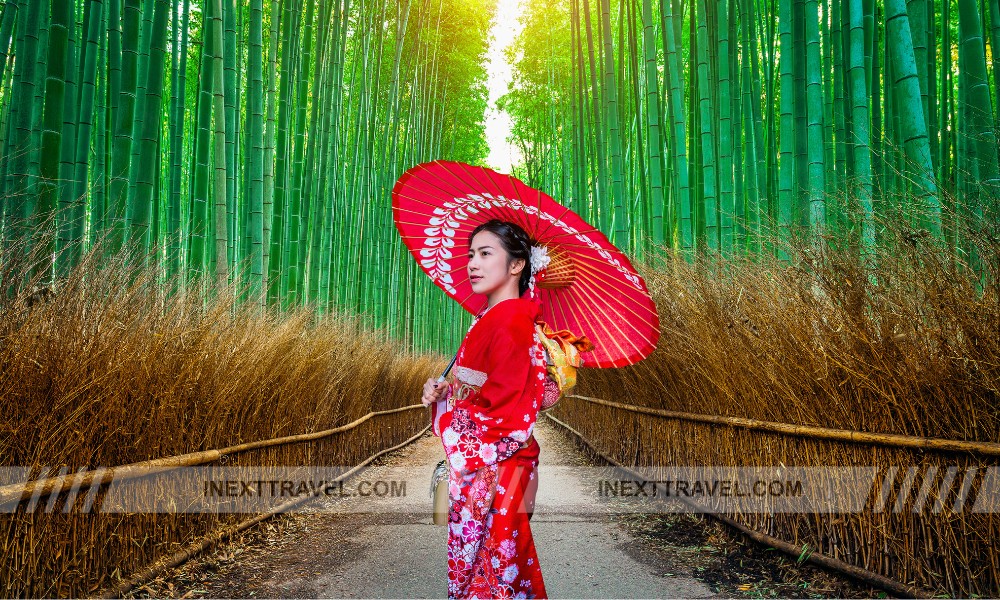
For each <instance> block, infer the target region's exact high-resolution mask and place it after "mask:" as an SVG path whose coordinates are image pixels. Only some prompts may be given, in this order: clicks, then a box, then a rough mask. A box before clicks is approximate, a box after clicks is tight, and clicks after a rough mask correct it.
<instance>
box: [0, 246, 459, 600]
mask: <svg viewBox="0 0 1000 600" xmlns="http://www.w3.org/2000/svg"><path fill="white" fill-rule="evenodd" d="M0 258H2V259H3V260H0V285H2V289H3V290H5V291H6V292H7V293H6V294H0V398H3V401H4V405H3V410H4V412H5V413H6V414H5V415H4V419H3V422H2V424H0V466H21V467H26V468H28V469H29V475H28V477H29V479H41V478H45V477H48V476H57V475H60V474H73V473H76V472H78V471H80V470H93V469H96V468H99V467H108V466H115V465H127V464H132V463H140V462H143V461H151V460H155V459H160V458H163V457H171V456H177V455H183V454H189V453H204V454H201V455H200V456H201V457H202V458H203V459H205V460H210V461H212V462H208V463H203V464H220V463H219V461H218V460H217V459H218V458H220V457H222V455H223V454H224V455H225V457H224V458H225V460H227V462H226V465H227V466H233V467H241V466H242V467H255V468H256V467H267V466H274V467H277V466H283V465H331V466H346V465H354V464H358V463H360V462H361V461H363V460H364V459H366V458H367V457H370V456H371V455H373V454H375V453H377V452H378V451H380V450H382V449H385V448H388V447H391V446H394V445H397V444H399V443H401V442H402V441H404V440H406V439H408V438H409V437H411V436H412V435H414V434H415V433H417V432H418V431H420V430H421V429H423V428H424V427H425V426H426V424H427V416H426V414H424V412H423V411H420V410H402V411H392V412H388V413H386V414H381V415H379V416H377V417H373V418H368V419H366V420H364V421H362V422H360V423H357V424H356V425H355V426H354V427H352V428H350V429H349V430H347V431H343V432H339V433H334V434H331V435H327V436H325V437H318V436H317V435H313V436H310V437H311V438H317V437H318V439H307V440H304V439H298V440H296V443H288V444H282V445H277V446H275V445H253V444H249V443H251V442H256V441H258V440H271V439H274V438H282V437H288V436H296V435H299V434H303V433H313V434H318V433H319V432H324V431H325V430H330V429H331V428H336V427H338V426H341V425H344V424H347V423H350V422H352V421H355V420H358V419H361V418H362V417H363V416H365V415H367V414H369V413H372V412H378V411H391V409H395V408H401V407H404V406H407V405H411V404H412V403H413V402H414V398H415V396H414V394H416V393H418V391H419V389H420V386H421V384H422V382H423V380H424V379H425V378H426V377H427V376H428V374H429V373H433V372H434V371H435V370H439V369H440V367H441V366H443V364H444V359H443V357H440V356H422V355H421V356H415V355H409V354H406V353H405V352H401V351H400V350H398V349H397V347H396V346H395V344H392V343H391V342H389V341H387V340H386V339H385V336H384V335H382V334H381V333H379V332H377V331H371V330H369V329H367V328H366V327H365V326H363V325H362V324H360V323H359V322H358V321H357V320H353V319H348V318H344V317H337V316H325V317H320V316H318V315H316V314H315V312H313V311H311V310H300V311H297V312H293V313H291V314H285V315H280V316H279V315H277V314H275V313H272V312H269V311H265V310H261V309H260V308H255V307H254V306H253V305H252V304H242V305H239V304H238V303H236V302H234V300H233V298H234V296H236V294H238V293H239V292H238V291H233V290H204V289H202V288H198V287H196V286H194V285H193V284H192V285H191V286H190V287H189V288H188V290H187V291H183V290H178V286H172V285H170V282H167V283H166V284H165V283H164V282H163V281H161V280H160V279H158V277H157V273H158V271H157V269H156V267H155V266H150V267H146V268H137V267H132V266H130V265H135V264H137V263H141V262H142V261H134V260H130V258H129V257H125V256H120V257H113V258H111V259H104V258H102V257H100V255H99V254H98V253H94V254H92V255H90V256H88V257H87V259H86V260H85V261H84V263H83V264H82V265H81V267H80V268H78V269H77V270H75V271H74V272H73V273H71V274H70V275H69V276H68V277H65V278H63V279H61V280H59V281H58V282H57V284H56V286H55V290H54V293H47V292H45V293H39V288H38V283H39V279H40V277H41V276H40V275H38V274H39V273H41V271H40V270H39V269H38V268H37V265H38V261H37V255H36V256H35V257H34V259H33V257H30V256H29V257H27V258H25V257H23V256H22V255H21V254H20V253H18V252H17V251H16V248H15V249H14V250H13V251H10V250H9V249H8V251H7V252H6V253H5V254H3V256H0ZM33 274H35V275H34V276H33ZM327 433H329V432H327ZM245 444H249V445H247V446H243V450H244V451H242V452H238V453H235V454H233V453H232V452H231V451H230V452H225V451H224V452H222V453H220V454H219V456H212V453H211V451H212V450H213V449H226V448H228V449H229V450H232V448H231V447H239V446H240V445H245ZM84 496H85V495H84V494H79V495H78V496H77V497H76V499H75V500H74V503H73V505H72V506H70V507H69V510H68V511H65V509H66V508H67V507H66V506H65V505H66V504H67V501H66V500H67V495H66V493H61V494H58V495H52V497H51V500H41V501H39V502H37V506H36V507H35V510H32V511H28V510H26V505H27V504H30V502H29V503H21V505H20V507H19V508H18V511H17V512H15V513H13V514H2V515H0V536H2V537H0V539H3V544H4V548H3V552H2V553H0V556H2V558H0V594H2V595H3V596H6V597H47V596H74V597H75V596H84V595H88V594H93V593H95V592H97V591H98V590H100V589H102V588H107V587H109V586H114V585H115V584H117V583H118V582H119V581H120V580H121V579H123V578H126V577H128V576H129V575H130V574H132V573H135V572H138V571H140V570H141V569H142V568H144V567H146V566H147V565H150V564H152V563H154V562H155V561H157V560H158V559H161V558H163V557H165V556H168V555H170V554H172V553H174V552H176V551H177V550H178V549H179V548H181V547H182V546H184V545H186V544H190V543H191V542H192V541H193V540H197V539H200V538H201V537H202V536H205V535H206V534H209V533H210V532H213V531H218V530H220V529H222V528H225V527H228V526H232V525H234V524H236V523H238V522H240V521H243V520H245V519H246V515H239V514H223V515H217V514H183V513H177V514H82V513H81V512H80V510H79V508H80V503H81V502H82V501H83V499H84ZM97 501H98V502H100V498H98V499H97ZM50 502H51V503H50ZM47 509H51V511H47Z"/></svg>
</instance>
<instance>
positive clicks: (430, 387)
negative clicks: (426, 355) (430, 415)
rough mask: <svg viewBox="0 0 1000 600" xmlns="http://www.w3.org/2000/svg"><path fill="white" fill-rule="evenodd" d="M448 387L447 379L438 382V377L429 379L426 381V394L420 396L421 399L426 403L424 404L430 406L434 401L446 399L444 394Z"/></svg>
mask: <svg viewBox="0 0 1000 600" xmlns="http://www.w3.org/2000/svg"><path fill="white" fill-rule="evenodd" d="M447 389H448V382H447V381H442V382H441V383H437V380H436V379H428V380H427V381H426V382H425V383H424V395H423V396H421V397H420V401H421V402H423V403H424V406H430V405H431V403H432V402H437V401H438V400H444V394H445V391H446V390H447Z"/></svg>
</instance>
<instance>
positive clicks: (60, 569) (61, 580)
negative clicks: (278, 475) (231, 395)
mask: <svg viewBox="0 0 1000 600" xmlns="http://www.w3.org/2000/svg"><path fill="white" fill-rule="evenodd" d="M418 408H420V409H423V408H424V407H423V406H422V405H420V404H416V405H410V406H403V407H399V408H394V409H389V410H379V411H371V412H369V413H367V414H365V415H363V416H361V417H359V418H357V419H355V420H353V421H351V422H350V423H347V424H345V425H341V426H339V427H334V428H331V429H325V430H322V431H316V432H311V433H304V434H297V435H291V436H285V437H280V438H272V439H266V440H258V441H252V442H246V443H241V444H236V445H232V446H227V447H225V448H218V449H213V450H205V451H199V452H192V453H188V454H182V455H177V456H170V457H164V458H160V459H154V460H149V461H143V462H137V463H132V464H126V465H122V466H116V467H109V468H103V469H94V470H92V471H87V472H78V473H75V474H72V475H67V476H64V477H49V478H44V479H37V480H34V481H29V482H23V483H18V484H16V485H6V486H3V487H2V488H0V495H2V498H3V501H0V505H4V504H5V505H6V507H5V508H6V511H7V513H8V514H0V531H2V532H3V536H4V537H5V538H6V539H8V540H9V541H10V542H11V544H12V545H10V546H8V549H9V550H11V552H4V553H3V558H2V559H0V590H4V594H3V595H4V596H8V597H22V596H23V597H39V596H45V597H49V596H72V597H79V596H94V595H97V594H100V593H106V594H110V593H112V591H113V590H117V589H120V588H121V589H124V588H123V587H122V586H125V585H126V583H127V582H126V581H123V580H122V579H121V577H123V576H124V577H127V576H128V574H129V573H133V574H135V575H133V577H132V578H131V581H133V582H137V581H139V580H140V579H141V578H142V576H143V575H145V574H148V573H151V572H152V570H153V569H158V571H157V572H162V570H163V569H167V568H169V567H170V566H171V564H180V563H181V562H183V560H186V559H187V558H185V557H190V556H194V555H195V554H197V552H200V551H203V550H204V549H206V548H210V547H211V546H212V545H213V544H215V543H217V542H218V541H220V540H222V539H225V538H226V537H228V536H231V535H233V534H234V533H237V532H239V531H243V530H245V529H247V528H249V527H252V526H253V525H254V524H256V523H258V522H261V521H263V520H266V519H267V518H270V517H271V516H273V514H277V513H278V512H280V511H281V510H288V509H289V508H291V505H287V504H286V505H284V506H283V507H278V508H275V509H273V510H269V511H268V512H267V513H264V514H256V515H244V516H243V517H242V519H240V520H237V519H234V518H233V517H239V515H236V514H226V515H222V514H214V513H206V514H156V513H129V514H103V513H100V512H99V511H98V512H93V511H91V510H90V509H89V508H81V506H83V507H89V506H97V505H98V504H99V503H100V499H99V494H101V493H102V488H103V486H104V484H107V483H110V482H111V481H112V477H113V478H114V480H116V481H118V480H123V479H134V478H137V477H142V476H144V475H149V474H151V473H161V472H168V471H170V470H172V469H179V468H181V467H186V466H194V465H203V464H207V463H213V462H219V461H227V460H228V461H229V464H231V465H232V466H234V467H236V466H242V467H248V466H251V463H252V464H259V465H262V466H268V465H271V466H273V465H283V464H301V465H310V464H334V463H328V462H327V461H329V460H331V459H332V460H334V461H336V463H335V464H345V465H363V464H365V461H369V462H370V460H371V459H372V455H373V454H374V455H376V456H379V455H381V454H378V452H382V453H384V452H387V451H389V450H385V449H384V448H381V446H383V445H386V446H387V447H389V449H390V450H391V449H392V448H398V447H399V446H400V442H401V440H404V439H405V440H407V441H406V442H403V443H404V444H405V443H408V442H409V441H412V440H413V439H414V437H413V432H415V431H418V430H419V431H420V432H421V433H420V434H417V435H422V433H423V432H425V431H426V418H425V417H426V415H423V414H418V413H416V412H415V409H418ZM337 434H344V435H348V436H350V437H349V438H340V437H336V436H337ZM234 455H237V456H234ZM231 457H232V460H229V459H230V458H231ZM248 461H250V462H248ZM254 461H256V462H254ZM357 468H358V467H357V466H356V467H354V468H353V469H352V470H351V471H348V473H346V474H344V475H342V476H341V477H342V478H346V477H348V476H350V475H351V474H352V473H354V472H356V469H357ZM87 487H89V488H90V492H89V493H86V494H82V493H79V492H80V491H81V488H87ZM46 496H48V497H50V499H49V500H48V501H47V502H46V501H44V500H43V498H45V497H46ZM85 498H87V499H90V500H89V501H83V502H81V500H84V499H85ZM12 505H13V506H12ZM53 509H54V510H53ZM178 549H180V551H178ZM164 556H166V557H167V558H164ZM154 576H155V575H154ZM102 590H103V592H102ZM123 593H124V592H123Z"/></svg>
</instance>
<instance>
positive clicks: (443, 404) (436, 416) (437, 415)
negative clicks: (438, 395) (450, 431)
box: [431, 383, 454, 437]
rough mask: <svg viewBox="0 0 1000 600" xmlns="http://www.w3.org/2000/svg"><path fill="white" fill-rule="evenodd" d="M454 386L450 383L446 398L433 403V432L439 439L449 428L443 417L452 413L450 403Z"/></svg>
mask: <svg viewBox="0 0 1000 600" xmlns="http://www.w3.org/2000/svg"><path fill="white" fill-rule="evenodd" d="M453 386H454V383H449V384H448V389H447V391H445V394H444V398H443V399H441V400H438V401H436V402H431V424H432V425H433V427H432V428H431V430H432V431H433V432H434V435H436V436H437V437H441V432H442V431H443V430H444V428H445V427H447V424H446V423H445V422H444V421H445V420H444V419H443V418H442V417H444V416H445V415H446V414H447V413H449V412H451V407H450V406H449V402H450V400H451V388H452V387H453ZM449 420H450V419H449Z"/></svg>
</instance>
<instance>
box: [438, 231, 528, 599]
mask: <svg viewBox="0 0 1000 600" xmlns="http://www.w3.org/2000/svg"><path fill="white" fill-rule="evenodd" d="M535 254H536V256H537V255H538V254H539V253H538V252H537V251H536V252H535ZM531 258H532V248H531V243H530V240H529V239H528V235H527V234H526V233H525V232H524V230H523V229H521V228H520V227H518V226H517V225H514V224H512V223H507V222H505V221H499V220H492V221H488V222H486V223H483V224H482V225H480V226H479V227H477V228H476V229H475V230H474V231H473V232H472V235H471V236H470V237H469V264H468V272H469V280H470V282H471V284H472V290H473V291H474V292H476V293H477V294H483V295H485V296H486V299H487V307H486V309H485V310H484V311H483V312H482V313H480V314H479V315H478V316H476V318H475V319H474V320H473V322H472V326H471V327H470V328H469V331H468V333H467V334H466V336H465V340H463V342H462V345H461V347H460V348H459V351H458V358H457V360H456V361H455V369H454V374H455V381H454V382H452V383H451V384H450V385H449V384H447V383H445V382H442V383H441V384H437V385H436V384H435V380H433V379H428V380H427V382H426V383H425V384H424V393H423V397H422V401H423V403H424V404H425V405H429V406H431V418H432V419H433V422H434V433H435V435H439V436H440V437H441V441H442V443H443V445H444V449H445V453H446V454H447V457H448V464H449V465H450V468H449V478H448V482H449V486H448V496H449V500H450V504H451V507H450V512H449V524H448V596H449V597H450V598H465V597H473V596H475V597H479V598H543V597H545V596H546V593H545V584H544V583H543V581H542V571H541V568H540V566H539V564H538V556H537V555H536V553H535V544H534V541H533V540H532V537H531V528H530V526H529V523H528V520H529V519H530V518H531V510H532V508H533V506H534V490H535V489H536V487H537V467H538V453H539V447H538V442H536V441H535V439H534V437H533V436H532V435H531V432H532V429H533V428H534V425H535V419H536V417H537V415H538V407H539V406H540V405H541V399H542V394H543V393H544V378H545V358H544V354H543V352H542V347H541V344H540V343H539V341H538V338H537V336H536V335H535V328H534V322H535V318H536V317H537V316H538V305H537V304H536V303H535V302H533V301H532V300H529V299H527V298H521V296H522V295H524V293H525V292H526V291H527V290H528V288H529V285H530V284H531V278H532V276H533V272H532V271H533V269H532V268H531V265H530V261H531ZM536 262H540V261H539V260H538V259H537V258H536ZM538 268H540V267H539V265H535V268H534V270H537V269H538Z"/></svg>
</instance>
